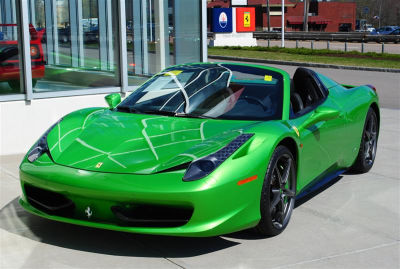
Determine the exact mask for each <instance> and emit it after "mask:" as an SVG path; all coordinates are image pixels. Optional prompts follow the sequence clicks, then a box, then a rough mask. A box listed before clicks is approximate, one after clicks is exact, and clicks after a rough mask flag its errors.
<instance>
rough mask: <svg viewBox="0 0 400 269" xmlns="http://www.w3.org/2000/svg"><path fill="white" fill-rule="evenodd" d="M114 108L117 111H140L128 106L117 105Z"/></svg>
mask: <svg viewBox="0 0 400 269" xmlns="http://www.w3.org/2000/svg"><path fill="white" fill-rule="evenodd" d="M115 109H116V110H117V111H119V112H128V113H141V111H139V110H137V109H135V108H133V107H130V106H117V107H116V108H115Z"/></svg>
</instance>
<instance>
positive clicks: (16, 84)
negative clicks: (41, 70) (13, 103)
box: [8, 79, 37, 92]
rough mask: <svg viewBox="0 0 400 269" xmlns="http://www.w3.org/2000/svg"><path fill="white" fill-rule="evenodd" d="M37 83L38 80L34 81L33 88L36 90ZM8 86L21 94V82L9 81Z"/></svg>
mask: <svg viewBox="0 0 400 269" xmlns="http://www.w3.org/2000/svg"><path fill="white" fill-rule="evenodd" d="M36 82H37V79H32V88H34V87H35V86H36ZM8 85H9V86H10V88H11V89H13V90H14V91H18V92H19V91H20V90H21V82H20V81H19V80H9V81H8Z"/></svg>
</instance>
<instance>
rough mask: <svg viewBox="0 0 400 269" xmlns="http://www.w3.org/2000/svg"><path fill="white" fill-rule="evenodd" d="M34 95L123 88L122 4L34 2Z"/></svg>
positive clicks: (103, 0) (105, 0)
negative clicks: (108, 87)
mask: <svg viewBox="0 0 400 269" xmlns="http://www.w3.org/2000/svg"><path fill="white" fill-rule="evenodd" d="M29 8H30V10H29V20H30V24H31V25H32V31H36V32H37V39H35V40H31V42H34V46H35V50H33V51H32V50H31V57H32V85H33V91H34V92H46V91H65V90H76V89H85V88H92V87H106V86H120V78H119V77H120V75H119V68H118V63H119V60H118V59H119V51H118V43H117V37H118V36H117V34H118V14H117V10H118V8H117V1H112V0H82V1H73V0H29Z"/></svg>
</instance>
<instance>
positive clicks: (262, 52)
mask: <svg viewBox="0 0 400 269" xmlns="http://www.w3.org/2000/svg"><path fill="white" fill-rule="evenodd" d="M208 55H209V56H210V57H211V58H212V55H218V56H234V57H245V58H255V59H267V60H280V61H292V62H307V63H322V64H335V65H348V66H364V67H379V68H395V69H400V55H399V54H388V53H375V52H368V53H361V52H358V51H349V52H344V51H340V50H326V49H322V50H315V49H314V50H312V49H308V48H298V49H295V48H281V47H269V48H268V47H209V48H208Z"/></svg>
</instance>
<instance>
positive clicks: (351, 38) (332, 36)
mask: <svg viewBox="0 0 400 269" xmlns="http://www.w3.org/2000/svg"><path fill="white" fill-rule="evenodd" d="M253 36H254V37H255V38H257V39H281V33H280V32H269V33H268V32H254V34H253ZM285 39H287V40H315V41H318V40H322V41H339V42H340V41H341V42H378V43H381V42H386V43H387V42H393V43H398V42H400V35H371V34H369V33H359V32H348V33H341V32H339V33H325V32H285Z"/></svg>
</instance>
